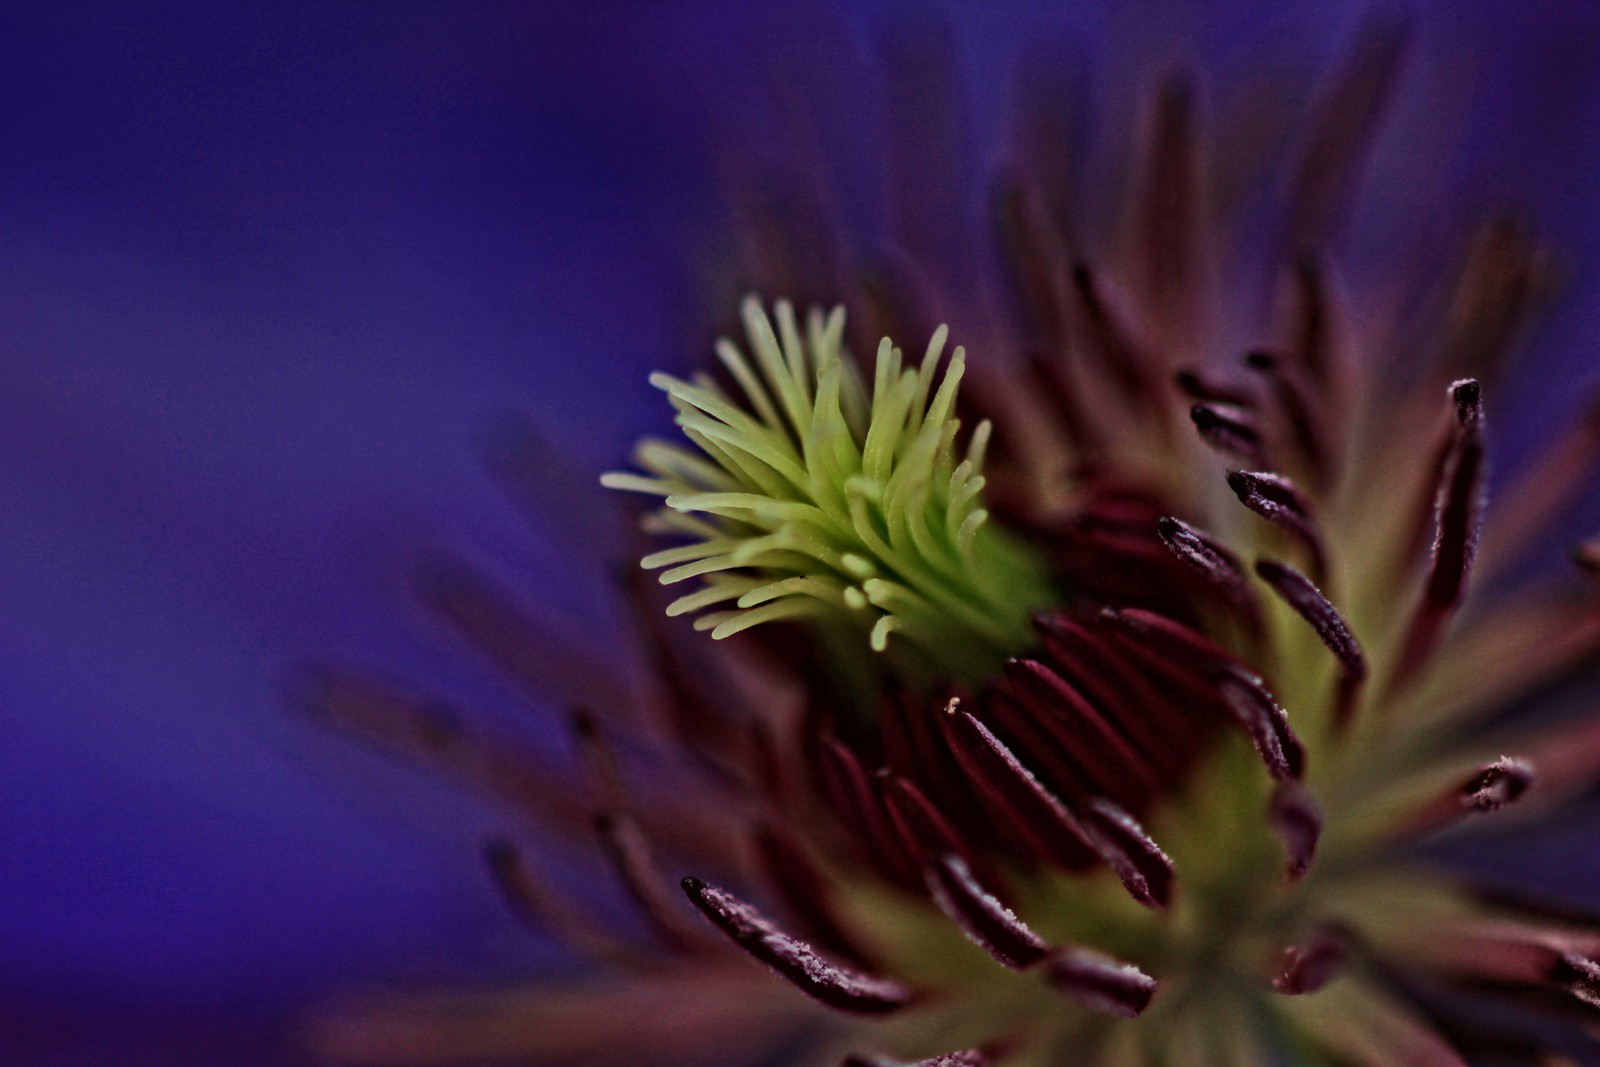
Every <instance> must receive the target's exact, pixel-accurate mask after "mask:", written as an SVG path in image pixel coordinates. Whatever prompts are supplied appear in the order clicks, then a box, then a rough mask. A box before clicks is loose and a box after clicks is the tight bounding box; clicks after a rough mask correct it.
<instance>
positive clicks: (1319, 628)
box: [1256, 559, 1367, 683]
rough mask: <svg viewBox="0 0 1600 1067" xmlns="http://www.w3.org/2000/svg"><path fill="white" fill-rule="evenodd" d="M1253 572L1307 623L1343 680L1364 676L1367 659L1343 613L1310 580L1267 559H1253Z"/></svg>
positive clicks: (1355, 680)
mask: <svg viewBox="0 0 1600 1067" xmlns="http://www.w3.org/2000/svg"><path fill="white" fill-rule="evenodd" d="M1256 574H1258V575H1260V576H1261V580H1262V581H1264V582H1266V583H1267V584H1268V585H1269V586H1271V587H1272V591H1273V592H1275V593H1277V594H1278V596H1280V597H1282V598H1283V601H1284V603H1286V604H1288V605H1289V606H1290V607H1291V608H1293V609H1294V611H1295V614H1297V615H1299V616H1300V617H1301V618H1302V619H1304V620H1306V622H1308V623H1310V624H1311V628H1312V629H1313V630H1315V631H1316V632H1317V636H1318V637H1319V638H1321V639H1322V643H1323V644H1324V645H1327V646H1328V651H1330V652H1332V653H1333V655H1334V658H1336V659H1337V660H1338V661H1339V666H1340V669H1341V670H1342V671H1343V672H1344V676H1345V677H1346V678H1347V679H1349V680H1350V681H1351V682H1353V683H1354V682H1361V681H1362V680H1364V679H1365V678H1366V676H1367V659H1366V657H1365V656H1364V655H1362V653H1361V645H1360V644H1358V643H1357V642H1356V639H1355V636H1354V635H1353V634H1352V633H1351V632H1350V627H1349V626H1348V625H1347V624H1346V623H1345V621H1344V618H1343V616H1341V615H1340V614H1339V612H1338V610H1337V609H1336V608H1335V607H1334V606H1333V604H1332V603H1330V602H1329V601H1328V598H1327V597H1325V596H1323V595H1322V591H1321V590H1320V589H1318V588H1317V587H1316V586H1315V585H1314V584H1312V581H1311V579H1309V578H1307V577H1306V576H1305V575H1303V574H1301V573H1300V572H1299V571H1297V570H1295V569H1294V568H1293V567H1291V566H1289V565H1288V564H1287V563H1279V562H1277V561H1276V560H1270V559H1262V560H1257V561H1256Z"/></svg>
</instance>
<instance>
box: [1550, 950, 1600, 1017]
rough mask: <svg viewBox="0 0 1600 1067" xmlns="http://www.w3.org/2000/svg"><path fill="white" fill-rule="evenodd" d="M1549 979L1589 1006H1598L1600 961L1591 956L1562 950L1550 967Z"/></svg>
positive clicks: (1599, 1006) (1599, 997)
mask: <svg viewBox="0 0 1600 1067" xmlns="http://www.w3.org/2000/svg"><path fill="white" fill-rule="evenodd" d="M1550 981H1552V982H1554V983H1555V984H1556V985H1557V986H1559V987H1561V988H1562V989H1564V990H1565V991H1566V992H1568V993H1570V994H1572V995H1573V996H1574V997H1576V998H1577V999H1578V1000H1581V1001H1583V1002H1584V1003H1585V1004H1587V1005H1589V1006H1590V1007H1591V1008H1600V963H1597V962H1596V961H1595V960H1594V959H1593V958H1592V957H1590V956H1586V955H1583V954H1582V953H1578V952H1563V953H1562V954H1561V955H1560V957H1558V958H1557V959H1556V961H1555V963H1554V964H1553V965H1552V966H1551V968H1550Z"/></svg>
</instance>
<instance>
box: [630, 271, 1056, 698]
mask: <svg viewBox="0 0 1600 1067" xmlns="http://www.w3.org/2000/svg"><path fill="white" fill-rule="evenodd" d="M742 310H743V318H744V324H745V331H746V333H747V335H748V337H749V342H750V348H751V351H752V352H753V354H754V358H751V357H750V356H747V355H746V354H745V353H744V352H743V351H741V350H740V349H739V348H738V346H736V345H735V344H733V343H732V342H730V341H727V340H723V341H720V342H719V343H718V345H717V355H718V357H719V358H720V359H721V361H722V363H723V365H724V366H725V367H726V368H727V370H728V372H729V374H730V375H731V376H732V378H733V380H734V381H735V382H736V383H737V384H738V388H739V391H740V393H742V394H743V396H742V402H741V401H740V400H736V399H735V398H733V397H732V396H730V395H729V394H728V393H727V392H726V391H725V390H724V389H723V388H722V387H721V386H720V385H719V384H718V383H717V382H716V381H714V380H713V379H712V378H710V377H709V376H707V375H704V374H698V375H696V376H695V377H694V378H693V380H692V381H683V380H681V379H678V378H674V377H671V376H670V375H666V374H654V375H652V376H651V378H650V381H651V384H653V385H655V386H656V387H657V388H659V389H661V390H663V391H664V392H666V394H667V395H668V397H669V398H670V399H671V401H672V405H673V407H675V408H676V409H677V412H678V415H677V423H678V425H679V426H680V427H681V428H682V429H683V432H684V435H685V436H686V437H687V438H688V439H689V440H690V441H691V442H693V443H694V445H695V446H696V448H697V449H698V451H696V450H693V449H690V448H686V447H684V446H681V445H676V444H669V443H667V442H664V441H659V440H652V439H645V440H643V441H641V442H640V443H639V446H638V448H637V450H636V452H635V460H636V462H637V463H638V465H639V467H640V468H641V469H642V470H644V471H645V472H647V473H646V474H634V473H612V474H607V475H605V477H604V478H602V479H601V481H602V483H603V484H604V485H606V486H608V487H610V488H613V489H626V490H632V491H635V492H641V493H650V494H654V495H657V496H661V497H665V506H664V507H663V508H661V509H660V510H658V511H657V512H655V513H654V514H653V515H652V516H650V518H649V519H648V520H647V527H646V528H647V529H648V530H649V531H650V532H653V533H660V534H664V535H668V536H675V537H680V538H687V539H688V543H686V544H683V545H679V546H677V547H673V548H668V549H664V550H663V551H660V552H655V553H652V554H651V555H649V556H646V557H645V558H644V560H643V565H644V566H645V567H646V568H648V569H656V568H667V569H666V570H664V571H663V572H662V574H661V576H660V579H661V582H662V584H664V585H672V584H675V583H678V582H684V581H688V580H690V579H699V587H698V588H697V589H695V591H693V592H690V593H688V594H686V595H684V596H681V597H679V598H678V599H677V600H675V601H673V602H672V604H671V605H670V606H669V607H668V608H667V614H669V615H682V614H686V613H690V612H702V611H704V612H705V614H703V615H701V616H700V617H699V618H697V619H696V620H695V627H696V629H700V630H710V631H711V636H712V637H714V638H723V637H728V636H730V635H732V634H735V633H738V632H739V631H741V630H745V629H748V628H749V627H752V626H756V625H758V624H760V623H765V622H772V621H775V620H779V619H798V618H806V619H811V620H815V621H817V622H819V623H820V624H821V625H823V626H826V627H832V626H838V627H843V628H846V629H848V630H850V631H855V632H859V633H860V634H861V635H862V636H863V637H864V638H865V641H866V643H867V644H868V645H870V647H871V648H872V649H874V650H875V651H878V652H883V651H885V650H888V651H890V652H891V654H898V655H899V656H900V657H901V658H902V661H909V662H910V663H912V664H916V665H918V666H919V667H920V668H926V667H929V666H933V665H937V666H938V667H939V668H940V669H939V672H938V673H940V674H943V675H945V676H955V677H958V678H967V679H975V678H977V677H980V676H982V675H983V674H985V673H987V672H988V671H990V670H992V669H993V668H994V667H995V666H997V665H998V663H999V662H1000V661H1001V660H1003V659H1004V658H1005V657H1006V656H1009V655H1013V654H1015V653H1017V652H1019V651H1021V650H1023V649H1025V648H1026V647H1028V645H1029V644H1031V643H1032V637H1031V633H1030V630H1029V623H1028V620H1029V617H1030V616H1031V614H1032V613H1033V611H1034V610H1036V609H1037V608H1038V607H1039V606H1040V605H1041V604H1043V603H1045V602H1046V601H1048V600H1049V599H1050V597H1051V592H1052V590H1051V587H1050V584H1049V579H1048V578H1047V577H1046V575H1045V571H1044V568H1043V566H1042V565H1041V564H1040V563H1039V561H1037V560H1036V559H1035V558H1034V557H1033V555H1032V554H1031V552H1030V551H1029V550H1027V549H1026V548H1025V547H1024V546H1023V545H1021V544H1019V543H1018V542H1016V541H1015V540H1013V539H1011V538H1009V537H1007V536H1006V535H1005V534H1004V532H1002V531H1000V530H997V529H995V528H994V526H993V525H992V524H989V523H988V522H987V521H986V520H987V519H988V517H989V513H988V511H987V510H986V509H985V508H984V506H983V486H984V477H983V457H984V449H985V447H986V446H987V444H988V441H989V435H990V426H989V423H988V422H987V421H985V422H983V423H980V424H979V425H978V427H977V428H976V430H974V432H973V433H972V436H971V439H970V441H969V442H968V443H967V446H966V449H965V452H964V454H962V453H961V450H959V449H958V447H957V444H956V438H957V433H958V431H959V430H960V427H961V423H960V420H959V419H957V418H955V416H954V411H955V402H956V391H957V389H958V388H959V386H960V382H961V376H962V372H963V369H964V367H965V362H966V356H965V352H964V350H963V349H961V348H957V349H956V350H955V353H954V354H953V355H952V356H951V357H950V360H949V362H948V364H947V365H946V366H945V368H944V371H943V374H942V375H941V374H940V369H939V364H940V357H941V355H942V353H943V350H944V344H945V337H946V333H947V331H946V329H945V328H944V327H942V326H941V327H940V328H939V330H938V331H937V332H936V333H935V334H934V335H933V339H932V340H931V341H930V342H929V343H928V349H927V353H926V355H924V356H923V359H922V362H921V365H920V366H914V367H913V366H905V365H904V364H903V357H902V354H901V351H900V349H898V348H895V347H894V346H893V345H892V344H891V343H890V341H889V339H888V338H885V339H884V340H883V341H882V343H881V344H880V345H879V346H878V356H877V361H876V366H875V369H874V373H873V380H872V383H871V388H870V390H869V389H868V386H867V383H866V380H865V378H864V376H863V375H862V372H861V370H860V368H859V367H858V366H857V365H856V363H855V360H854V359H853V358H852V357H851V355H850V354H849V353H848V352H847V351H845V350H844V349H843V347H842V344H841V337H842V334H843V331H844V309H843V308H836V309H834V311H833V312H832V313H831V314H828V315H824V314H823V313H822V312H821V311H820V310H813V311H812V312H811V313H810V314H809V315H808V316H807V318H806V322H805V330H804V333H803V334H802V332H801V328H800V325H799V324H798V322H797V321H796V316H795V313H794V310H793V308H792V307H791V306H790V305H789V304H788V303H787V302H784V301H779V302H778V303H777V304H776V305H775V306H774V316H773V319H775V320H776V329H774V321H773V319H769V318H768V316H767V313H766V311H765V310H764V309H763V307H762V306H761V303H760V302H759V301H758V300H756V299H755V298H753V297H752V298H748V299H746V301H745V302H744V305H743V309H742ZM714 607H715V608H716V609H717V610H712V611H707V610H706V609H709V608H714Z"/></svg>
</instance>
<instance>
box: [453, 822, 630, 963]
mask: <svg viewBox="0 0 1600 1067" xmlns="http://www.w3.org/2000/svg"><path fill="white" fill-rule="evenodd" d="M483 858H484V864H485V865H486V866H487V867H488V868H489V876H490V878H491V879H492V880H493V881H494V884H495V888H497V889H498V890H499V891H500V895H501V897H502V898H503V899H504V900H505V902H506V903H507V904H508V905H509V906H510V908H511V910H512V912H513V913H514V914H515V915H516V916H517V917H518V918H519V919H521V920H522V921H523V922H525V923H527V924H528V925H529V926H531V927H532V928H533V929H535V930H537V931H539V932H541V933H544V934H547V935H553V936H555V937H558V938H560V939H561V940H562V941H564V942H566V943H567V944H569V945H571V946H572V947H574V948H576V949H579V950H581V951H583V952H585V953H587V954H589V955H591V956H594V957H596V958H598V959H604V960H610V961H612V962H614V963H617V964H619V965H621V966H626V967H633V968H639V967H643V966H646V965H647V958H648V957H647V953H645V952H644V951H643V950H641V949H638V948H635V947H634V946H633V945H630V944H628V943H626V942H625V941H623V940H622V939H621V938H619V937H617V936H615V935H614V934H612V933H611V932H610V931H609V930H606V929H603V928H602V927H601V926H600V925H599V924H598V923H596V922H594V921H592V920H591V919H590V918H589V917H588V916H587V915H585V914H583V913H582V912H580V911H579V910H577V909H576V908H574V907H572V906H571V905H570V904H569V903H568V902H567V901H566V900H565V899H563V898H562V897H561V896H560V895H559V894H558V893H556V892H555V891H553V890H552V889H550V888H549V887H548V886H546V885H545V884H543V883H542V882H541V881H540V880H539V878H538V875H537V874H535V872H534V870H533V869H532V868H531V867H530V865H529V864H528V863H527V862H525V861H524V859H523V857H522V855H521V853H520V852H519V851H518V849H517V847H516V846H515V845H513V844H512V843H511V842H510V841H506V840H494V841H490V842H489V843H488V844H486V845H485V846H484V849H483ZM657 962H659V961H657Z"/></svg>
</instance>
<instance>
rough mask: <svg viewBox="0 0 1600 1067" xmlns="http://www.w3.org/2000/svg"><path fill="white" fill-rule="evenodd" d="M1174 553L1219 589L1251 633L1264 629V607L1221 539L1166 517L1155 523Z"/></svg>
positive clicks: (1162, 537) (1239, 564) (1241, 565)
mask: <svg viewBox="0 0 1600 1067" xmlns="http://www.w3.org/2000/svg"><path fill="white" fill-rule="evenodd" d="M1156 530H1157V532H1158V533H1160V535H1161V540H1162V541H1163V542H1165V543H1166V546H1167V548H1169V549H1171V551H1172V554H1173V555H1175V556H1177V557H1178V559H1180V560H1182V561H1183V562H1184V563H1185V564H1186V565H1187V566H1188V567H1189V569H1190V570H1192V571H1194V572H1195V573H1196V574H1199V575H1200V576H1201V577H1202V578H1204V579H1205V580H1206V581H1207V582H1209V583H1210V584H1211V585H1212V586H1213V587H1214V588H1215V589H1216V590H1217V592H1219V593H1220V594H1221V595H1222V597H1223V599H1224V600H1225V601H1227V603H1228V604H1229V605H1230V606H1231V607H1232V608H1233V609H1234V611H1235V612H1236V613H1237V614H1238V615H1239V618H1240V620H1241V621H1242V622H1243V623H1244V624H1245V626H1246V627H1248V628H1249V629H1250V630H1251V631H1252V632H1257V631H1259V630H1260V629H1261V609H1260V605H1258V604H1257V603H1256V597H1255V593H1254V592H1253V591H1252V590H1251V588H1250V582H1249V581H1248V579H1247V578H1246V577H1245V571H1244V565H1243V564H1242V563H1241V562H1240V561H1239V557H1238V556H1236V555H1234V553H1233V551H1232V550H1231V549H1229V548H1228V547H1227V546H1226V545H1224V544H1223V543H1222V542H1220V541H1218V540H1217V539H1216V538H1214V537H1212V536H1211V535H1210V534H1207V533H1204V532H1202V531H1200V530H1197V529H1195V528H1194V527H1193V526H1190V525H1189V524H1188V523H1184V522H1179V521H1178V520H1177V519H1174V518H1170V517H1166V516H1163V517H1162V518H1161V519H1159V520H1158V521H1157V523H1156Z"/></svg>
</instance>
